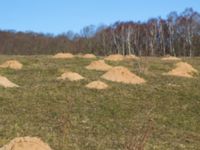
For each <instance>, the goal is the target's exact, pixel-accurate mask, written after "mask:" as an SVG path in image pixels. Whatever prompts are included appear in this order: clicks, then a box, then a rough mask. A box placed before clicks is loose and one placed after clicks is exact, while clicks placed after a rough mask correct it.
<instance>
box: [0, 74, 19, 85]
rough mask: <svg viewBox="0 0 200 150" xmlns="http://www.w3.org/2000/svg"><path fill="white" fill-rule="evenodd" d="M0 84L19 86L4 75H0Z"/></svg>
mask: <svg viewBox="0 0 200 150" xmlns="http://www.w3.org/2000/svg"><path fill="white" fill-rule="evenodd" d="M0 86H2V87H5V88H12V87H19V86H18V85H16V84H14V83H12V82H11V81H9V80H8V79H7V78H6V77H4V76H1V75H0Z"/></svg>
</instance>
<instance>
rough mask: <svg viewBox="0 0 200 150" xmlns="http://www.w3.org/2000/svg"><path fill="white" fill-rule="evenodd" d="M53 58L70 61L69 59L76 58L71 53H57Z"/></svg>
mask: <svg viewBox="0 0 200 150" xmlns="http://www.w3.org/2000/svg"><path fill="white" fill-rule="evenodd" d="M53 58H58V59H59V58H60V59H68V58H74V55H73V54H71V53H57V54H56V55H54V56H53Z"/></svg>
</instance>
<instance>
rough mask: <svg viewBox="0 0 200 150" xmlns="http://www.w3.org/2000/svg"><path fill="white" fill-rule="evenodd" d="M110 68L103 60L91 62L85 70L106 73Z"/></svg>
mask: <svg viewBox="0 0 200 150" xmlns="http://www.w3.org/2000/svg"><path fill="white" fill-rule="evenodd" d="M111 68H112V66H110V65H108V64H106V63H105V62H104V60H98V61H93V62H91V64H89V65H88V66H87V67H86V69H89V70H98V71H108V70H110V69H111Z"/></svg>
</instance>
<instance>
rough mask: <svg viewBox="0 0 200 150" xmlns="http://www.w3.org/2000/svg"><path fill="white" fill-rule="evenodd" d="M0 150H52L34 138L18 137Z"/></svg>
mask: <svg viewBox="0 0 200 150" xmlns="http://www.w3.org/2000/svg"><path fill="white" fill-rule="evenodd" d="M0 150H52V149H51V148H50V147H49V145H47V144H46V143H44V142H43V141H42V140H40V139H39V138H36V137H18V138H15V139H13V140H12V141H10V143H8V144H7V145H5V146H4V147H2V148H0Z"/></svg>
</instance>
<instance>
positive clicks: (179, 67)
mask: <svg viewBox="0 0 200 150" xmlns="http://www.w3.org/2000/svg"><path fill="white" fill-rule="evenodd" d="M194 73H198V71H197V70H196V69H194V68H193V67H192V66H191V65H190V64H188V63H186V62H179V63H177V64H176V68H175V69H173V70H171V71H169V72H168V73H166V75H172V76H180V77H188V78H192V77H193V74H194Z"/></svg>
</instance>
